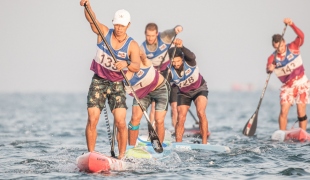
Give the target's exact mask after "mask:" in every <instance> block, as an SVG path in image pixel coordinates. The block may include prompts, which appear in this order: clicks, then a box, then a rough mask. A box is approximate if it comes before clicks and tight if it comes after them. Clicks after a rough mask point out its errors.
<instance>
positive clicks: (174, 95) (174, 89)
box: [169, 85, 179, 103]
mask: <svg viewBox="0 0 310 180" xmlns="http://www.w3.org/2000/svg"><path fill="white" fill-rule="evenodd" d="M178 93H179V87H178V86H176V85H172V86H171V91H170V98H169V103H173V102H178Z"/></svg>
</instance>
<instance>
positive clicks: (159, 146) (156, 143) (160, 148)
mask: <svg viewBox="0 0 310 180" xmlns="http://www.w3.org/2000/svg"><path fill="white" fill-rule="evenodd" d="M84 7H85V9H86V11H87V13H88V15H89V16H90V18H91V20H92V21H93V23H94V25H95V27H96V29H97V30H98V33H99V35H100V36H101V38H102V40H103V42H104V43H105V45H106V47H107V49H108V51H109V52H110V54H111V56H112V58H113V60H114V62H117V61H116V57H115V55H114V53H113V52H112V50H111V48H110V46H109V44H108V42H107V40H106V39H105V37H104V35H103V33H102V32H101V30H100V28H99V26H98V24H97V22H96V21H95V18H94V17H93V15H92V14H91V13H90V11H89V9H88V7H87V5H86V3H85V4H84ZM120 72H121V74H122V75H123V77H124V79H125V81H126V83H127V85H128V86H129V87H130V89H131V92H132V94H133V96H134V98H135V99H136V101H137V103H138V104H139V106H140V108H141V110H142V111H143V114H144V116H145V118H146V120H147V124H148V130H149V136H150V139H151V143H152V145H153V148H154V150H155V151H156V152H157V153H162V152H163V146H162V144H161V142H160V140H159V138H158V135H157V133H156V131H155V130H154V128H153V126H152V124H151V122H150V119H149V117H148V115H147V113H146V111H145V108H144V107H143V106H142V104H141V103H140V101H139V98H138V97H137V95H136V93H135V91H134V89H133V88H132V86H131V85H130V83H129V81H128V79H127V77H126V76H125V74H124V72H123V70H120Z"/></svg>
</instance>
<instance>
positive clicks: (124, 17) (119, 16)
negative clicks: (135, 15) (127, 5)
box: [113, 9, 130, 26]
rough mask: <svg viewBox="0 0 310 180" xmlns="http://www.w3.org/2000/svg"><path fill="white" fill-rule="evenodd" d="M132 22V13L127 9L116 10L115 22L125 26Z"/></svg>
mask: <svg viewBox="0 0 310 180" xmlns="http://www.w3.org/2000/svg"><path fill="white" fill-rule="evenodd" d="M129 22H130V14H129V12H128V11H126V10H125V9H121V10H118V11H116V12H115V15H114V18H113V24H121V25H123V26H127V25H128V23H129Z"/></svg>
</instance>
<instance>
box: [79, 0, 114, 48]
mask: <svg viewBox="0 0 310 180" xmlns="http://www.w3.org/2000/svg"><path fill="white" fill-rule="evenodd" d="M84 4H86V5H87V7H88V9H89V11H90V13H91V14H92V16H93V17H94V19H95V22H96V23H97V25H98V26H99V29H100V30H101V32H102V33H103V35H104V36H105V35H106V34H107V33H108V31H109V28H108V27H107V26H105V25H104V24H101V23H100V22H99V21H98V20H97V18H96V15H95V13H94V11H93V10H92V8H91V5H90V2H89V0H81V1H80V5H81V6H84ZM84 14H85V17H86V20H87V21H88V22H89V24H90V26H91V29H92V31H93V32H94V33H95V34H97V35H98V42H100V41H102V39H101V37H100V35H99V32H98V29H97V28H96V26H95V24H94V22H93V21H92V19H91V17H90V16H89V14H88V12H87V11H86V9H84Z"/></svg>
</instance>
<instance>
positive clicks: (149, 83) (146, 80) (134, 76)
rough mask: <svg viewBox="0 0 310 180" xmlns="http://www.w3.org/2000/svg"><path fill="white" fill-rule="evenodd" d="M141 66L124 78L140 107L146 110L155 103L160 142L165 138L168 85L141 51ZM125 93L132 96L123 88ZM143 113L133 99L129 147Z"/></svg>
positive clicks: (133, 139)
mask: <svg viewBox="0 0 310 180" xmlns="http://www.w3.org/2000/svg"><path fill="white" fill-rule="evenodd" d="M140 57H141V64H140V71H139V72H137V73H132V72H129V71H128V72H127V73H126V76H127V78H128V79H129V82H130V84H131V86H132V87H133V89H134V90H135V92H136V95H137V96H138V98H139V99H140V103H141V104H142V106H143V107H144V108H145V109H147V108H148V107H149V105H150V104H151V103H152V101H153V102H155V117H154V118H155V127H156V132H157V134H158V137H159V140H160V142H163V140H164V137H165V126H164V121H165V116H166V113H167V110H168V102H169V94H170V84H169V83H168V82H167V81H166V79H165V78H164V77H163V75H161V74H160V73H159V71H157V69H155V68H154V66H153V64H152V61H150V60H149V59H148V58H147V57H146V55H145V53H144V52H143V51H140ZM125 89H126V92H127V93H128V94H129V95H131V96H132V93H131V89H130V88H129V87H128V86H125ZM142 115H143V112H142V110H141V108H140V107H139V104H138V103H137V101H136V99H133V105H132V116H131V120H130V122H129V124H128V134H129V145H132V146H134V145H135V144H136V140H137V138H138V135H139V126H140V121H141V118H142Z"/></svg>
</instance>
